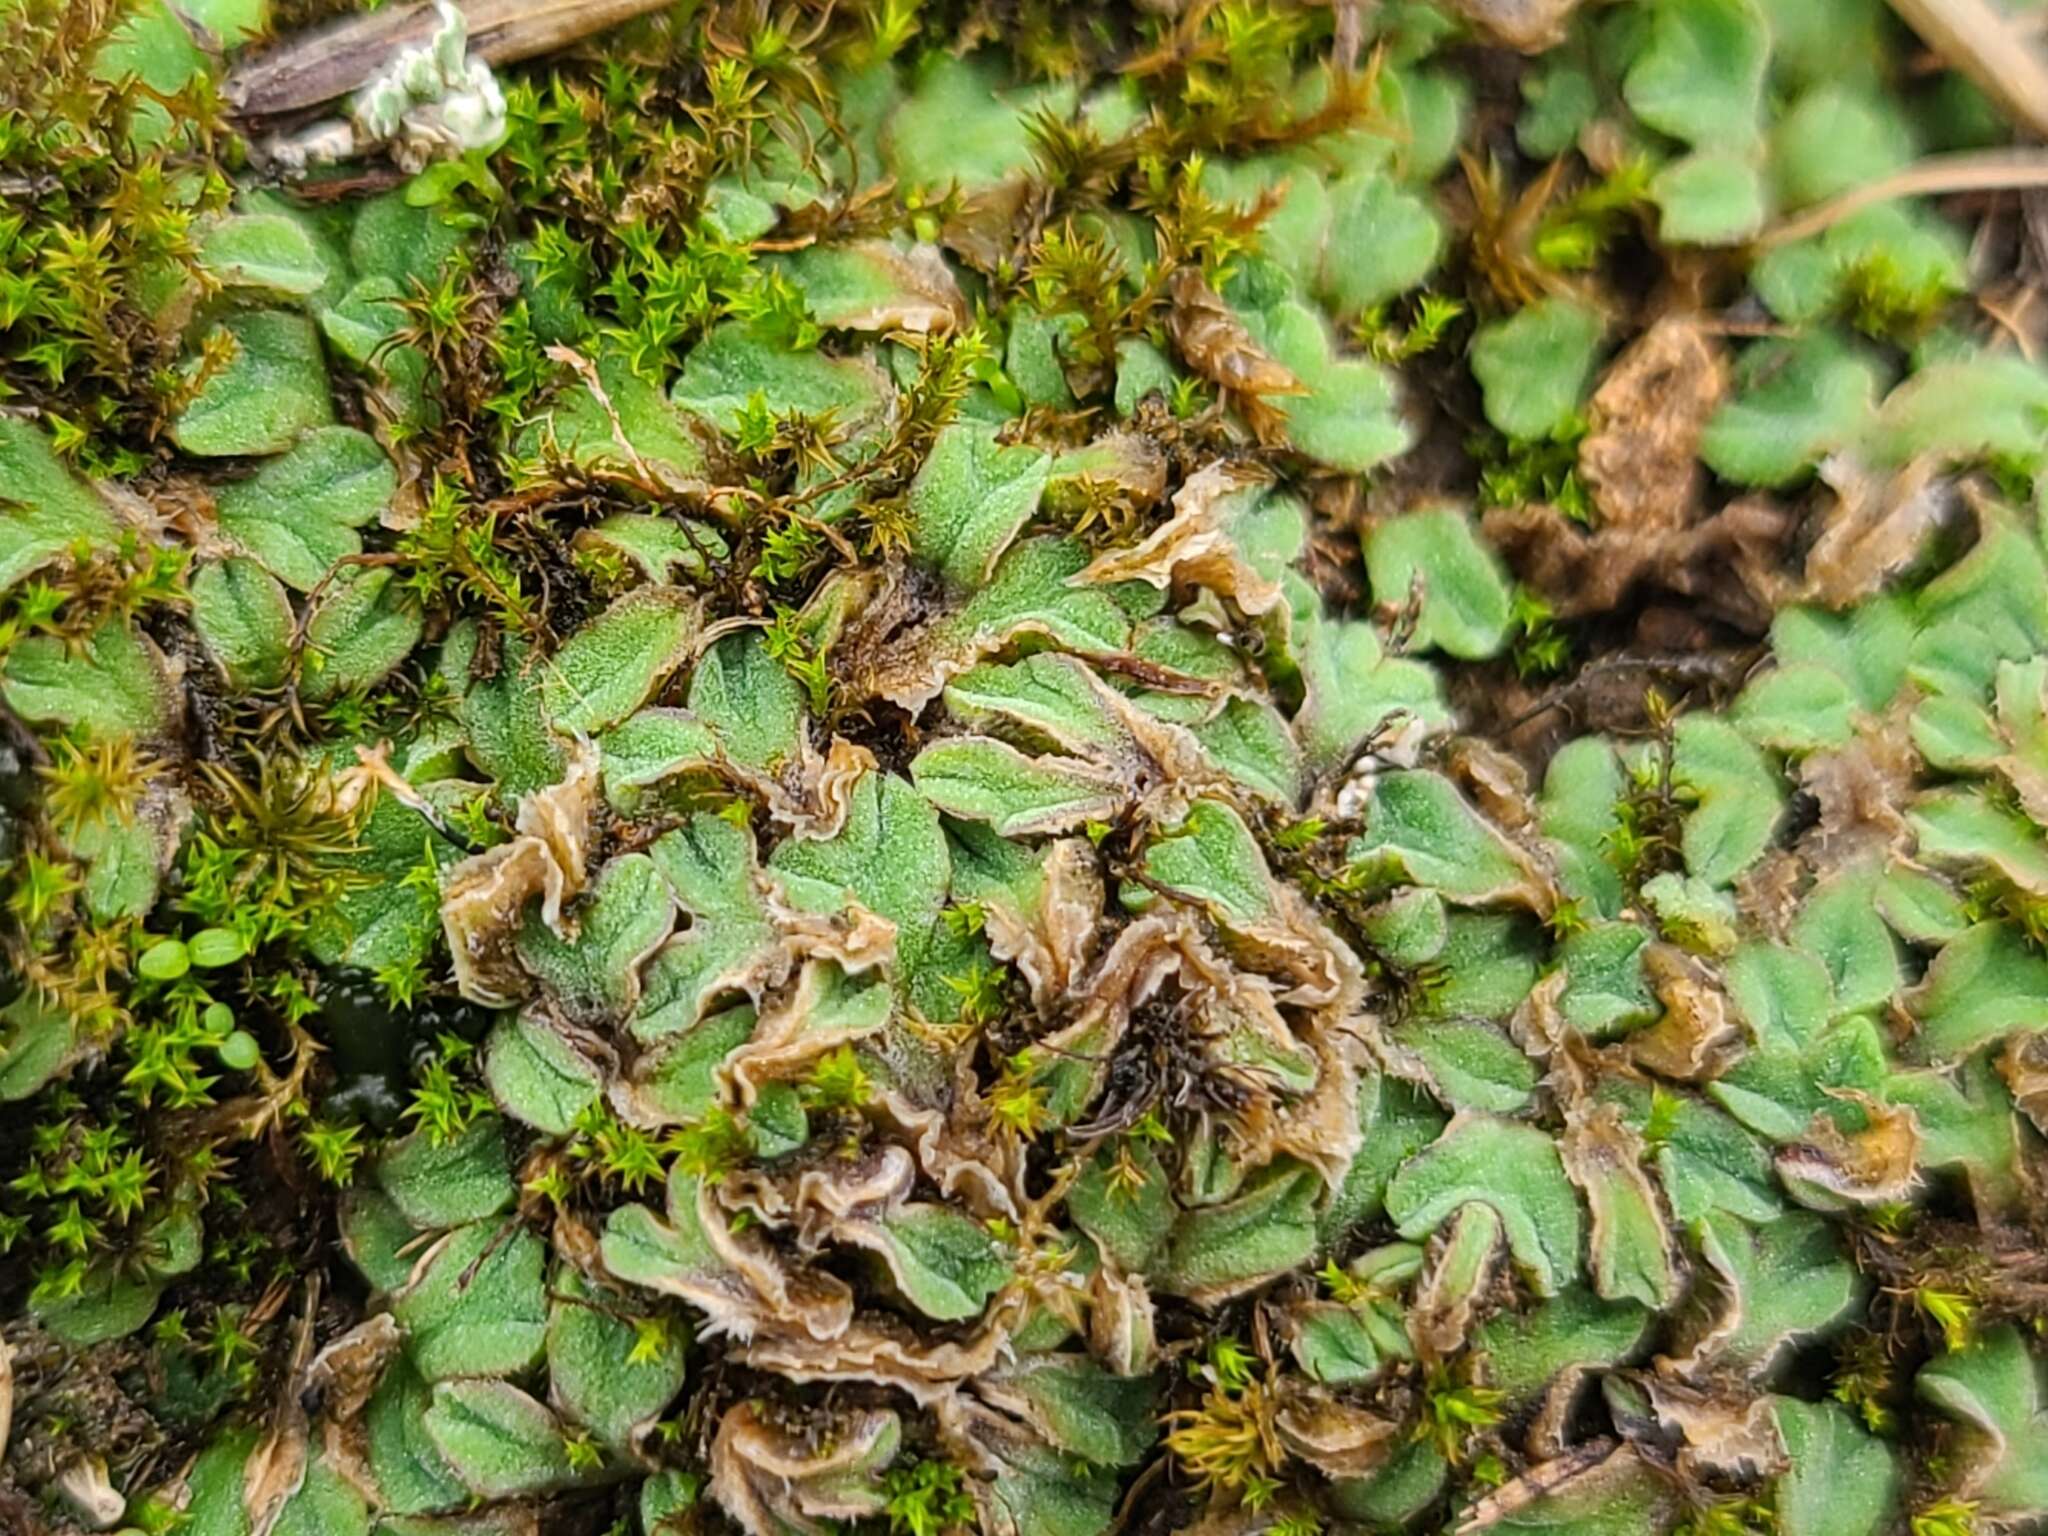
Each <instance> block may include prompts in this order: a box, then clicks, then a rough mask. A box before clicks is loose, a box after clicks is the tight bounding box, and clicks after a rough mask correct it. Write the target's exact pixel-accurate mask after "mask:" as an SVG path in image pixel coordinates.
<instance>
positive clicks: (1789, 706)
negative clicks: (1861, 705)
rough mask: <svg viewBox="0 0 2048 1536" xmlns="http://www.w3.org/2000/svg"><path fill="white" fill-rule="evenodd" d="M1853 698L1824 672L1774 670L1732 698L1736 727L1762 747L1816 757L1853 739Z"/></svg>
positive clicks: (1840, 681)
mask: <svg viewBox="0 0 2048 1536" xmlns="http://www.w3.org/2000/svg"><path fill="white" fill-rule="evenodd" d="M1855 707H1856V705H1855V699H1854V697H1853V696H1852V695H1851V694H1850V692H1849V685H1848V683H1847V682H1846V681H1844V680H1843V679H1842V677H1841V676H1840V675H1839V674H1837V673H1835V672H1831V671H1829V670H1828V669H1827V668H1825V667H1816V666H1790V667H1773V668H1772V669H1771V670H1770V671H1768V672H1766V673H1764V674H1763V675H1762V676H1761V677H1759V678H1757V680H1756V681H1755V682H1753V683H1751V684H1750V685H1749V686H1748V687H1747V688H1745V689H1743V690H1742V692H1741V693H1740V694H1738V695H1737V696H1736V699H1735V705H1734V709H1733V710H1732V712H1731V715H1730V718H1731V719H1733V720H1734V722H1735V728H1736V729H1737V730H1739V731H1741V732H1742V734H1743V735H1745V736H1747V737H1748V738H1749V739H1750V740H1751V741H1753V742H1755V743H1756V744H1757V745H1758V746H1762V747H1776V748H1777V749H1778V750H1779V751H1781V752H1815V751H1819V750H1820V749H1821V748H1823V747H1840V746H1845V745H1847V744H1848V741H1849V739H1850V738H1851V737H1852V736H1854V735H1855V734H1856V723H1855Z"/></svg>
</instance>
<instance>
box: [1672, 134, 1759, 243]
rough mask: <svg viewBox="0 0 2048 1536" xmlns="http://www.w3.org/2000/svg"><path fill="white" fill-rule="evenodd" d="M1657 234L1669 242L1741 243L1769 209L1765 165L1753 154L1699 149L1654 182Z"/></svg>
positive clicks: (1683, 157)
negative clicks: (1753, 156)
mask: <svg viewBox="0 0 2048 1536" xmlns="http://www.w3.org/2000/svg"><path fill="white" fill-rule="evenodd" d="M1650 201H1651V202H1653V203H1655V204H1656V205H1657V211H1658V220H1657V234H1658V236H1659V237H1660V238H1661V239H1662V240H1663V241H1664V242H1665V243H1666V244H1667V245H1739V244H1741V243H1742V242H1743V241H1745V240H1748V239H1750V238H1751V237H1752V236H1754V235H1755V234H1756V233H1757V231H1758V230H1760V229H1762V228H1763V224H1764V219H1765V217H1766V215H1767V214H1768V213H1769V211H1770V210H1769V208H1768V206H1767V205H1768V201H1769V197H1768V191H1767V189H1766V187H1765V185H1764V177H1763V172H1762V170H1761V169H1760V168H1759V167H1758V165H1757V163H1756V161H1755V160H1754V159H1752V158H1750V157H1749V156H1747V155H1739V154H1721V153H1717V152H1715V151H1713V150H1699V151H1696V152H1694V153H1693V154H1690V155H1684V156H1681V157H1680V158H1678V159H1676V160H1673V161H1672V162H1671V163H1670V164H1668V165H1666V166H1665V167H1664V168H1663V169H1662V170H1660V171H1659V172H1658V173H1657V174H1656V176H1654V177H1653V178H1652V179H1651V181H1650Z"/></svg>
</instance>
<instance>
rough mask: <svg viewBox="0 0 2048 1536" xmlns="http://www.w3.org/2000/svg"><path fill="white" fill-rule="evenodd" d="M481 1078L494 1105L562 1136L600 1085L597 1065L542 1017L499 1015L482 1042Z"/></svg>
mask: <svg viewBox="0 0 2048 1536" xmlns="http://www.w3.org/2000/svg"><path fill="white" fill-rule="evenodd" d="M484 1081H485V1082H486V1083H488V1084H489V1085H490V1089H491V1096H492V1097H493V1098H495V1099H496V1100H497V1101H498V1107H499V1108H501V1109H503V1110H504V1111H505V1113H506V1114H508V1115H510V1116H511V1117H512V1118H513V1119H515V1120H519V1121H522V1122H524V1123H525V1124H527V1125H530V1126H532V1127H533V1128H534V1129H535V1130H537V1131H541V1132H544V1133H546V1134H547V1135H549V1136H566V1135H568V1134H569V1130H570V1128H571V1127H572V1126H573V1125H575V1123H576V1117H577V1116H578V1115H580V1114H582V1113H583V1111H584V1110H586V1109H588V1108H589V1107H590V1106H591V1105H592V1104H595V1103H596V1102H597V1096H598V1094H599V1092H600V1091H601V1089H602V1087H603V1081H602V1074H601V1073H600V1072H599V1070H598V1068H597V1066H596V1064H595V1063H594V1062H592V1061H591V1060H590V1058H589V1057H587V1056H585V1055H584V1054H583V1053H582V1052H581V1051H580V1050H578V1049H577V1048H576V1047H575V1046H573V1045H571V1044H570V1043H569V1041H568V1040H567V1039H565V1038H564V1037H563V1035H562V1033H561V1032H560V1031H559V1030H557V1029H554V1028H553V1027H551V1026H550V1025H549V1024H548V1022H547V1021H546V1020H545V1019H541V1018H536V1017H534V1016H533V1015H531V1014H521V1015H520V1016H519V1017H517V1018H514V1019H501V1020H500V1021H499V1022H498V1025H497V1027H496V1028H494V1029H493V1030H492V1031H491V1035H490V1039H489V1041H488V1042H487V1043H486V1045H485V1047H484Z"/></svg>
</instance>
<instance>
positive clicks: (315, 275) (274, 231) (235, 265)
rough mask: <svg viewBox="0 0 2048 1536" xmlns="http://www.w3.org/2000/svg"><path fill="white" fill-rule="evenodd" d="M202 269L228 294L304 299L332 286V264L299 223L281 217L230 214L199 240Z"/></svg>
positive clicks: (273, 215)
mask: <svg viewBox="0 0 2048 1536" xmlns="http://www.w3.org/2000/svg"><path fill="white" fill-rule="evenodd" d="M199 264H200V265H201V266H202V267H204V268H205V269H206V270H207V271H208V272H209V273H211V274H212V275H213V276H214V277H215V278H217V279H218V280H219V281H220V282H221V283H222V284H223V285H224V286H226V287H229V288H254V289H258V290H261V291H264V292H268V293H277V294H284V295H286V296H288V297H295V296H300V295H304V294H308V293H313V292H315V291H317V290H318V289H319V288H320V287H321V286H322V285H324V284H325V283H326V281H327V277H328V272H327V263H326V260H325V259H324V258H323V257H322V255H321V253H320V249H319V247H318V246H316V245H315V244H314V243H313V239H312V236H310V235H309V234H308V233H307V232H306V230H305V228H304V226H302V225H301V224H300V223H299V221H298V220H296V219H293V218H289V217H287V216H285V215H284V214H279V213H238V214H230V215H228V216H227V217H226V218H223V219H221V220H220V221H219V222H218V223H216V224H214V225H213V226H212V227H211V228H209V229H208V230H207V231H206V233H205V234H204V235H202V236H201V237H200V240H199Z"/></svg>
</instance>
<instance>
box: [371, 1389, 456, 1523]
mask: <svg viewBox="0 0 2048 1536" xmlns="http://www.w3.org/2000/svg"><path fill="white" fill-rule="evenodd" d="M432 1401H433V1389H432V1388H431V1387H429V1386H428V1385H427V1382H426V1379H425V1378H424V1377H422V1376H421V1375H420V1373H419V1372H418V1371H417V1370H416V1369H414V1367H413V1364H412V1362H411V1361H410V1360H408V1359H406V1358H405V1357H404V1356H403V1355H400V1356H399V1357H398V1358H397V1359H395V1360H393V1361H392V1362H391V1363H390V1365H388V1366H387V1367H385V1370H384V1374H383V1376H382V1377H381V1378H380V1379H379V1380H378V1382H377V1389H376V1391H374V1392H373V1393H371V1394H370V1401H369V1403H368V1404H367V1405H366V1406H365V1408H364V1409H363V1428H364V1432H365V1436H366V1438H367V1441H368V1451H369V1458H370V1473H371V1476H373V1477H374V1478H375V1479H376V1481H377V1493H378V1500H379V1503H380V1505H381V1506H382V1507H383V1508H384V1509H386V1510H389V1511H390V1512H391V1513H393V1514H399V1515H419V1514H429V1513H433V1512H436V1511H439V1510H449V1509H460V1508H461V1507H462V1506H463V1505H465V1504H467V1503H468V1502H469V1496H470V1495H469V1489H468V1487H467V1486H466V1485H465V1484H464V1483H463V1482H462V1481H461V1480H460V1479H459V1478H458V1477H456V1475H455V1469H454V1468H453V1467H451V1466H449V1465H448V1463H447V1461H446V1460H445V1459H443V1457H442V1455H441V1453H440V1451H439V1450H437V1449H436V1448H435V1446H434V1442H433V1440H432V1439H431V1438H429V1436H428V1434H427V1425H426V1413H427V1406H428V1405H429V1404H430V1403H431V1402H432Z"/></svg>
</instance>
